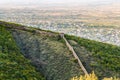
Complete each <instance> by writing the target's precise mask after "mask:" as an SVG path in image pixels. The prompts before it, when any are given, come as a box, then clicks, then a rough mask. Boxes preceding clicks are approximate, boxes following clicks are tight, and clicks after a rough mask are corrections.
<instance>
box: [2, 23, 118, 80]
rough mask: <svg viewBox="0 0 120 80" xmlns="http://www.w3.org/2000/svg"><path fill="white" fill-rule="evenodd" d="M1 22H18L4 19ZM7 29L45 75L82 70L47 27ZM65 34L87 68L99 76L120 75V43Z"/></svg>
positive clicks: (62, 76) (64, 75) (59, 76)
mask: <svg viewBox="0 0 120 80" xmlns="http://www.w3.org/2000/svg"><path fill="white" fill-rule="evenodd" d="M3 25H6V26H7V27H8V26H9V25H11V26H12V27H14V26H21V25H18V24H8V23H4V24H3ZM8 28H9V27H8ZM36 30H37V29H36ZM11 31H12V34H13V36H14V39H15V40H16V42H17V44H18V45H19V47H20V49H21V51H22V52H23V53H24V55H25V56H26V57H28V58H29V59H31V60H32V62H33V63H34V65H35V66H36V67H37V69H38V70H40V71H41V72H42V73H43V74H44V75H45V77H47V78H48V79H52V80H55V79H61V80H64V79H68V78H70V77H73V76H77V75H81V74H83V73H82V72H81V70H79V68H78V65H77V64H76V63H74V62H73V61H74V59H73V56H72V54H71V53H70V52H69V51H68V49H67V48H66V46H65V43H64V41H63V40H62V39H60V38H59V37H58V35H57V34H54V33H52V32H49V31H48V32H46V31H45V32H46V33H47V35H45V34H46V33H44V32H43V33H42V34H36V33H35V32H34V30H33V29H31V28H30V29H29V30H28V31H23V30H11ZM40 31H41V30H40ZM42 31H43V30H42ZM51 33H52V34H51ZM54 35H55V36H54ZM56 35H57V36H56ZM66 38H67V39H68V40H69V42H70V44H71V45H72V46H73V47H74V49H75V51H76V52H77V54H78V56H79V57H80V58H81V59H82V62H83V64H84V65H85V67H86V68H87V70H89V72H91V71H92V70H94V71H95V73H96V74H97V76H99V77H100V78H103V77H104V76H105V77H111V76H117V77H120V75H119V74H120V61H119V60H120V47H117V46H114V45H110V44H105V43H101V42H96V41H92V40H88V39H83V38H78V37H75V36H68V35H66ZM36 43H37V44H36ZM35 59H37V61H36V60H35ZM63 63H64V64H63ZM38 64H39V65H42V66H39V65H38ZM57 65H58V66H57ZM68 66H69V67H68ZM53 76H54V77H53Z"/></svg>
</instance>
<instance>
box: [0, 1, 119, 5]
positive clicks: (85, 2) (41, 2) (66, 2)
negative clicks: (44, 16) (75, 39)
mask: <svg viewBox="0 0 120 80" xmlns="http://www.w3.org/2000/svg"><path fill="white" fill-rule="evenodd" d="M113 2H117V3H118V2H120V1H119V0H0V4H52V5H54V4H67V5H69V4H96V3H113Z"/></svg>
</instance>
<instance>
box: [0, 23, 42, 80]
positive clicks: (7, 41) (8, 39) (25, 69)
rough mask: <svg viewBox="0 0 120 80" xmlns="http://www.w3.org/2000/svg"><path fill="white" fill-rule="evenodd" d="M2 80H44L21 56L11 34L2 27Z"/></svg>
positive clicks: (0, 36) (0, 59)
mask: <svg viewBox="0 0 120 80" xmlns="http://www.w3.org/2000/svg"><path fill="white" fill-rule="evenodd" d="M0 80H44V78H43V77H42V76H41V74H40V73H38V72H37V71H36V70H35V68H34V67H33V66H32V65H31V62H30V61H29V60H27V59H25V57H24V56H23V55H22V54H21V52H20V50H19V48H18V47H17V45H16V43H15V41H14V39H13V37H12V35H11V33H10V32H9V31H8V30H6V29H5V27H4V26H2V25H0Z"/></svg>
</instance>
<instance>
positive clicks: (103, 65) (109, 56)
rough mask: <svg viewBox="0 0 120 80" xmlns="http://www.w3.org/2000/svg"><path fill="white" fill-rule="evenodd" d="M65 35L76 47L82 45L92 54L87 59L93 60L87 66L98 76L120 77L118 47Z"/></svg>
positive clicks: (119, 50) (119, 48) (119, 49)
mask: <svg viewBox="0 0 120 80" xmlns="http://www.w3.org/2000/svg"><path fill="white" fill-rule="evenodd" d="M65 37H66V38H67V39H68V40H74V41H76V42H77V43H78V44H77V47H84V48H86V50H87V51H89V52H90V53H89V54H92V55H91V56H90V57H89V60H90V59H92V60H93V61H91V63H89V66H90V67H91V69H92V70H94V71H95V73H96V75H97V76H98V77H100V78H101V77H111V76H117V77H120V47H118V46H115V45H111V44H106V43H102V42H97V41H93V40H88V39H83V38H79V37H75V36H69V35H65ZM73 47H74V45H73ZM79 52H80V51H79ZM78 55H79V54H78ZM84 55H86V54H85V53H84ZM87 58H88V57H87Z"/></svg>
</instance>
